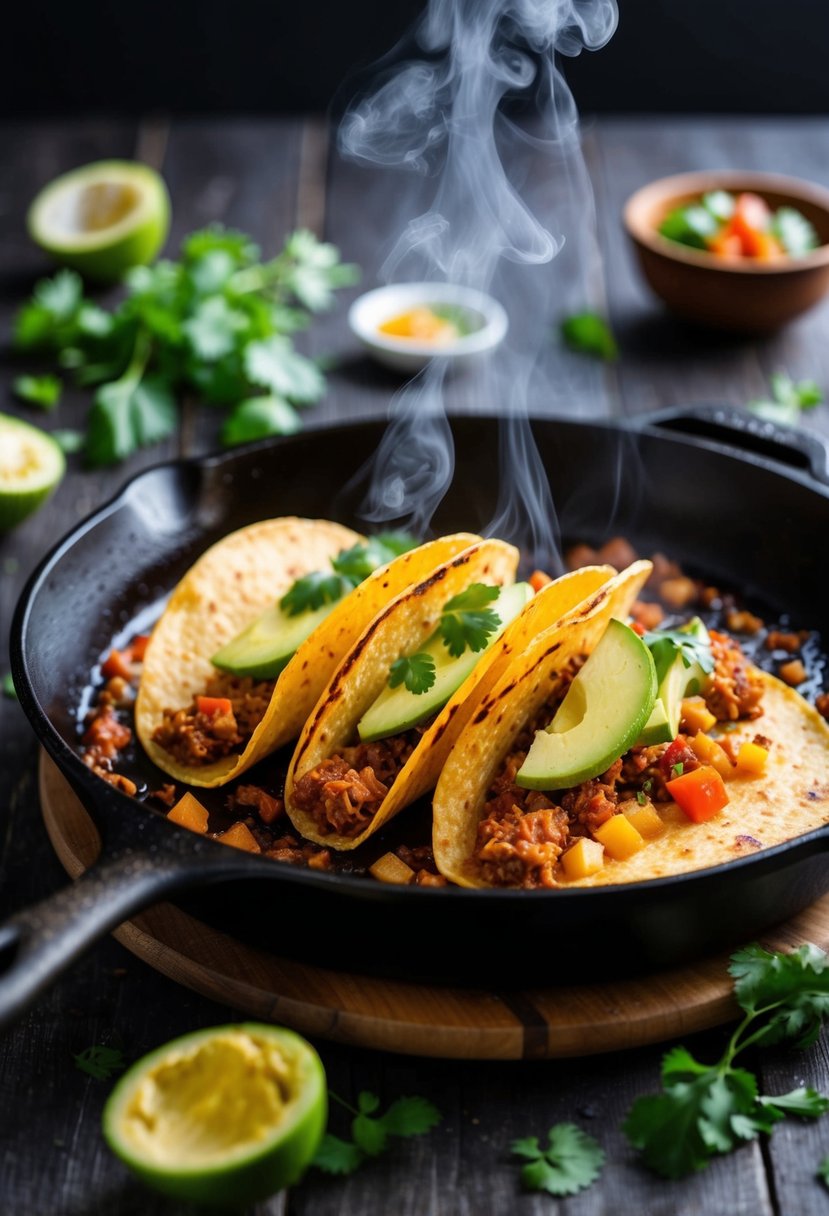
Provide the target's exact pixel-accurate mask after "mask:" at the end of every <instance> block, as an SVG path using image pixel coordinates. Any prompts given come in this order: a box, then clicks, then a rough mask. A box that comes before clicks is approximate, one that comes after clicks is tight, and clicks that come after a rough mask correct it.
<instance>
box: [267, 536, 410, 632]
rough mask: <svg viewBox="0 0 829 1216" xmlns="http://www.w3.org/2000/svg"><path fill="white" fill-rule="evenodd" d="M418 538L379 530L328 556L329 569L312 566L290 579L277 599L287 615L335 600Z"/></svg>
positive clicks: (296, 614)
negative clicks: (310, 570)
mask: <svg viewBox="0 0 829 1216" xmlns="http://www.w3.org/2000/svg"><path fill="white" fill-rule="evenodd" d="M418 543H419V542H418V541H417V539H416V537H414V536H410V535H409V534H408V533H407V532H381V533H378V535H377V536H372V537H370V539H369V540H367V541H365V542H358V543H357V544H356V545H352V546H351V548H349V549H341V550H340V552H339V553H338V554H337V555H336V557H332V558H331V567H332V570H331V571H328V570H315V571H313V572H312V573H311V574H304V575H303V576H302V578H298V579H297V580H296V582H294V583H292V584H291V586H290V587H289V588H288V590H287V591H286V592H285V594H284V595H283V597H282V599H281V600H280V601H279V605H280V607H281V608H282V611H283V612H285V613H287V614H288V616H299V614H300V613H301V612H312V611H314V610H315V609H317V608H322V607H323V605H324V604H335V603H336V602H337V600H340V599H342V597H343V596H344V595H348V593H349V591H353V590H354V588H355V587H356V586H358V585H359V584H360V583H361V582H363V580H364V579H366V578H368V576H369V575H370V574H372V573H373V572H374V571H375V570H378V569H379V568H380V566H385V565H386V563H387V562H390V561H393V560H394V558H395V557H399V556H400V555H401V553H406V552H408V550H409V549H413V548H414V547H415V546H416V545H417V544H418Z"/></svg>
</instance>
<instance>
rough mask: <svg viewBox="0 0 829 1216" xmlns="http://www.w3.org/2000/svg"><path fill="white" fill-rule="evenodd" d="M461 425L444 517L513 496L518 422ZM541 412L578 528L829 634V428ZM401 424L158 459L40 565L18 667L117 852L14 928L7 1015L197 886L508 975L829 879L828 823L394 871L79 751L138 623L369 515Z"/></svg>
mask: <svg viewBox="0 0 829 1216" xmlns="http://www.w3.org/2000/svg"><path fill="white" fill-rule="evenodd" d="M452 425H453V431H454V435H455V443H456V456H457V465H456V472H455V479H454V482H453V484H452V487H451V489H450V491H449V493H448V494H447V496H446V498H445V499H444V501H443V503H442V504H441V507H440V509H439V511H438V514H437V516H436V519H435V521H434V527H435V530H436V531H450V530H455V529H458V528H464V529H468V530H470V531H474V530H476V529H478V528H482V527H484V526H485V525H486V523H487V522H488V521H489V520H490V519H491V518H492V515H493V510H494V505H495V499H496V495H497V488H498V444H499V430H498V428H499V422H498V420H497V419H495V418H480V417H478V418H474V419H473V418H457V419H454V420H453V424H452ZM533 425H534V431H535V435H536V438H537V441H538V445H539V449H540V451H541V455H542V458H543V461H544V464H545V467H546V469H547V471H548V474H549V479H550V483H551V487H552V490H553V494H554V498H555V502H556V507H557V511H558V516H559V520H558V522H559V526H560V530H561V535H562V536H563V537H564V538H565V540H570V541H572V540H575V539H582V540H587V541H590V542H592V543H596V544H598V543H600V542H601V541H602V540H603V539H606V538H608V537H609V536H612V535H615V534H619V533H621V534H623V535H626V536H628V537H629V538H631V539H632V541H633V542H634V544H635V545H636V546H637V547H638V548H639V550H640V552H642V553H650V552H653V551H654V550H656V549H661V550H662V551H664V552H667V553H669V554H670V555H671V556H672V557H674V558H675V559H677V560H678V561H679V562H680V563H682V565H683V566H684V567H685V568H686V569H688V570H689V571H691V572H698V573H701V574H703V573H704V575H705V576H706V577H707V578H708V579H710V580H711V581H713V582H715V583H718V584H719V585H725V586H729V585H730V586H732V587H736V588H739V589H741V590H742V591H743V593H744V595H745V597H746V599H747V602H748V603H749V604H751V603H752V602H757V603H761V604H762V605H763V606H764V607H765V609H766V610H767V611H770V612H772V613H778V614H779V613H783V612H789V613H790V614H791V616H792V620H793V623H794V624H795V625H803V626H809V627H811V628H815V629H819V630H821V631H823V633H824V636H829V611H828V610H827V604H826V597H825V596H824V595H820V594H819V591H820V589H821V588H822V587H824V586H825V566H824V562H825V551H826V550H825V538H826V536H827V534H829V488H827V487H828V486H829V473H827V450H826V447H825V446H824V444H823V443H822V442H821V441H820V440H819V439H817V438H816V437H813V436H807V435H805V434H803V433H801V432H789V431H780V430H777V429H775V428H773V427H770V426H769V424H767V423H760V422H759V421H758V420H756V419H753V418H752V419H750V418H748V417H747V416H745V415H740V414H737V413H736V412H735V411H728V410H720V409H716V408H709V409H707V410H703V411H698V412H694V413H691V414H671V415H670V416H666V415H662V416H658V417H653V416H651V417H650V418H648V419H647V421H646V424H645V425H643V426H642V427H641V428H640V429H636V428H631V427H624V426H619V425H614V424H611V423H585V422H571V421H563V420H551V419H546V420H538V421H536V422H535V423H534V424H533ZM382 431H383V424H382V423H375V422H370V423H360V424H355V425H351V426H347V427H342V428H335V429H332V430H329V431H317V432H311V433H306V434H304V435H298V436H293V437H291V438H289V439H286V440H283V441H280V442H276V443H273V444H269V445H261V444H260V445H256V446H254V447H249V448H246V449H242V450H239V451H236V452H234V453H232V454H229V455H228V454H225V455H220V456H215V457H211V458H208V459H205V460H200V461H193V462H184V463H181V462H178V463H171V464H167V465H162V466H159V467H157V468H155V469H152V470H150V471H149V472H146V473H142V474H140V475H139V476H138V477H137V478H135V479H134V480H133V481H131V482H130V483H128V485H127V486H126V487H125V488H124V489H123V490H122V491H121V493H120V494H119V495H118V496H117V498H115V499H114V500H113V501H112V502H111V503H110V504H108V505H107V506H105V507H103V508H102V509H101V510H99V511H97V512H96V513H95V514H94V515H92V516H91V517H90V518H89V519H88V520H86V521H85V522H84V523H82V524H81V525H80V526H79V527H78V528H76V529H75V531H74V532H73V533H72V534H71V535H70V536H69V537H67V539H66V540H64V541H63V542H62V543H61V544H59V545H58V546H57V548H56V549H55V550H54V551H53V552H52V553H51V554H50V555H49V556H48V557H47V558H46V559H45V561H44V562H43V563H42V564H41V566H40V567H39V569H38V570H37V571H36V572H35V574H34V575H33V576H32V579H31V580H30V582H29V585H28V587H27V589H26V591H25V593H24V595H23V597H22V600H21V603H20V604H19V606H18V610H17V613H16V617H15V621H14V625H13V630H12V669H13V674H14V680H15V685H16V687H17V689H18V691H19V695H20V701H21V703H22V705H23V708H24V710H25V712H26V713H27V715H28V717H29V719H30V721H31V723H32V726H33V727H34V729H35V731H36V733H37V735H38V737H39V739H40V740H41V742H42V744H43V746H44V747H45V748H46V750H47V752H48V753H49V754H50V755H51V757H52V758H53V759H54V760H55V761H56V762H57V764H58V765H59V766H60V768H61V770H62V771H63V773H64V774H65V776H66V777H67V779H68V780H69V782H70V783H71V785H72V787H73V788H74V790H75V791H76V793H77V794H78V795H79V797H80V798H81V800H82V801H83V803H84V804H85V806H86V807H87V808H88V810H89V812H90V813H91V814H92V816H93V818H94V820H95V822H96V824H97V825H98V828H99V830H100V833H101V837H102V852H101V859H100V860H99V862H98V863H97V864H96V865H95V867H93V869H92V870H91V871H90V872H89V873H87V874H86V875H85V876H84V877H83V878H82V879H81V880H80V881H79V882H77V883H75V884H74V885H72V886H70V887H68V888H66V889H64V890H62V891H59V892H58V893H57V894H56V895H54V896H52V897H50V898H49V899H47V900H46V901H44V902H43V903H42V904H40V905H38V906H36V907H34V908H30V909H28V910H26V911H24V912H21V913H19V914H18V915H17V916H15V917H13V918H12V920H11V921H9V922H8V923H7V924H6V925H5V926H4V927H2V928H0V969H2V966H3V964H5V973H4V974H3V975H2V976H0V1022H2V1021H5V1022H8V1021H10V1020H12V1019H13V1018H14V1017H15V1016H16V1015H17V1014H19V1013H20V1012H21V1011H22V1010H23V1008H24V1007H25V1006H26V1004H27V1003H28V1002H29V1001H31V1000H32V999H33V998H34V997H35V995H36V994H37V993H38V992H39V991H40V990H41V989H42V988H43V987H44V986H45V985H46V984H48V983H49V982H50V981H51V980H52V979H53V978H54V977H55V976H56V975H57V974H58V973H59V972H60V971H61V970H62V969H63V968H65V967H66V966H68V965H69V964H70V963H71V962H72V960H73V959H75V958H76V957H77V956H78V955H79V954H80V953H81V952H82V951H83V950H85V949H86V948H87V947H88V946H89V945H90V944H91V943H92V942H93V941H94V940H95V939H96V938H98V937H100V936H101V935H103V934H104V933H106V932H107V931H108V930H110V929H112V928H113V927H115V926H116V925H118V924H119V923H120V922H121V921H123V920H125V919H126V918H127V917H128V916H129V915H130V914H131V913H134V912H135V911H137V910H139V909H140V908H142V907H145V906H146V905H148V904H150V903H153V902H155V901H156V900H159V899H161V898H168V897H170V896H171V895H178V894H180V893H182V892H185V893H186V894H185V899H184V903H185V906H186V907H187V908H188V910H190V911H195V913H196V914H197V915H200V916H202V917H204V918H207V919H209V920H211V921H212V922H214V923H218V924H219V925H221V926H223V927H224V928H226V929H228V930H229V931H232V932H234V933H237V934H239V935H242V936H243V937H245V938H246V939H249V940H254V941H259V942H260V943H261V942H265V943H267V944H268V946H269V947H270V948H271V949H272V950H274V951H275V952H278V953H293V954H295V955H297V956H300V957H303V958H306V959H308V960H312V961H316V962H322V963H326V964H328V965H335V966H338V967H341V968H346V969H350V970H354V971H373V972H380V973H386V974H395V975H404V976H409V977H418V978H421V977H423V978H425V977H429V978H431V979H433V980H434V979H438V980H451V981H455V982H457V981H464V982H475V983H479V984H487V985H488V984H494V983H499V984H501V983H509V982H513V981H520V982H523V983H533V984H536V983H542V982H543V983H549V982H550V981H555V980H565V979H567V980H571V979H576V978H578V977H579V976H582V975H584V974H585V973H586V974H588V975H589V976H590V978H593V979H597V978H601V977H605V976H609V975H611V974H613V973H614V972H619V971H623V972H624V971H628V972H630V971H634V970H641V969H644V968H651V967H659V966H664V965H668V964H676V963H679V962H680V961H683V960H687V959H689V958H691V957H694V956H699V955H701V954H704V953H705V952H708V951H711V950H713V949H721V948H723V947H724V946H726V945H730V944H732V943H734V942H738V941H744V940H748V939H750V938H751V937H753V936H755V935H756V934H758V933H759V932H761V931H762V930H763V929H765V928H767V927H768V926H769V925H770V924H772V923H774V922H777V921H780V920H782V919H784V918H786V917H788V916H790V915H793V914H794V913H795V912H797V911H798V910H799V909H801V908H803V907H804V906H805V905H806V904H808V903H810V902H811V901H813V900H814V899H816V898H817V897H818V896H820V895H822V894H823V893H824V892H825V891H826V890H827V889H829V868H827V866H826V863H825V859H824V854H825V852H826V849H827V847H829V828H824V829H821V830H818V831H813V832H811V833H809V834H808V835H806V836H802V837H799V838H797V839H795V840H792V841H790V842H787V843H785V844H782V845H779V846H778V847H776V848H773V849H768V850H766V851H763V852H760V853H757V854H755V855H754V856H750V857H742V858H739V859H736V860H734V861H732V862H729V863H728V864H726V865H721V866H718V867H716V868H715V869H710V870H706V871H699V872H696V873H690V874H683V875H680V876H677V877H674V878H666V879H660V880H657V881H653V882H650V883H643V884H630V885H620V886H617V887H615V888H614V887H602V888H598V889H596V890H572V891H557V892H553V893H547V892H525V891H520V892H516V891H464V890H458V889H452V888H446V889H439V888H438V889H430V888H420V887H395V886H387V885H384V884H381V883H377V882H374V881H373V880H370V879H366V878H362V877H358V876H356V875H349V874H343V873H334V874H331V873H325V872H316V871H312V870H304V869H298V868H295V867H292V866H289V865H280V864H279V863H276V862H273V861H268V860H267V859H264V858H259V857H256V856H255V855H251V854H247V853H241V852H239V851H237V850H235V849H231V848H228V847H227V846H224V845H220V844H217V843H216V842H215V841H212V840H210V839H205V838H202V837H198V836H195V835H194V834H193V833H191V832H188V831H185V830H183V829H181V828H178V827H177V826H175V825H174V824H171V823H169V822H168V821H167V820H165V818H164V817H163V815H162V814H161V813H156V812H153V811H152V810H150V809H149V807H147V806H145V805H139V804H137V803H136V802H135V801H134V800H132V799H130V798H128V797H126V796H125V795H123V794H120V793H119V792H117V791H116V790H114V789H113V788H112V787H110V786H109V785H107V784H106V783H104V782H103V781H101V780H99V779H98V778H97V777H95V776H94V775H92V774H91V773H90V772H89V771H88V770H87V769H86V768H85V767H84V765H83V764H82V762H81V761H80V759H79V757H78V754H77V751H76V743H77V719H76V712H77V706H78V701H79V697H80V692H81V689H82V687H83V685H84V684H85V683H86V681H87V679H88V673H89V671H90V669H91V668H92V666H93V665H94V663H95V662H96V659H97V658H98V657H99V656H100V655H101V654H102V653H103V652H105V651H106V650H107V649H108V648H109V646H110V645H111V643H112V639H113V637H114V636H115V635H117V632H118V630H119V629H120V628H122V627H123V626H124V624H125V623H126V622H127V621H129V620H131V619H132V618H133V617H134V616H135V615H136V613H137V612H139V611H140V610H141V609H142V607H146V606H147V605H148V604H150V603H151V602H152V601H154V600H156V599H158V597H159V596H160V595H161V594H162V593H163V592H164V591H167V590H169V588H170V587H171V586H172V585H173V584H174V583H175V582H176V580H177V579H178V578H179V577H180V576H181V575H182V574H183V573H184V571H185V570H186V569H187V567H188V566H189V565H190V564H191V563H192V561H193V560H194V559H195V558H196V557H197V556H198V554H199V553H201V552H202V551H203V550H204V549H205V548H206V547H207V546H208V545H209V544H211V543H212V542H213V541H215V540H216V539H218V538H219V537H220V536H222V535H224V534H225V533H227V532H229V531H231V530H232V529H235V528H238V527H241V526H242V525H244V524H247V523H250V522H252V521H254V520H257V519H262V518H267V517H270V516H277V515H282V514H297V515H308V516H330V517H332V518H336V519H339V520H341V521H342V522H345V523H359V521H358V519H357V518H356V511H357V505H358V503H359V501H360V497H361V491H359V490H357V489H355V490H353V491H352V492H351V493H350V494H349V493H339V494H338V493H337V492H336V488H337V487H341V486H343V485H345V484H346V482H347V480H348V478H349V477H350V476H351V474H353V473H354V472H355V471H356V470H357V469H358V468H360V467H361V465H362V464H363V462H364V460H365V458H366V456H367V455H368V454H369V453H370V452H371V451H373V450H374V448H375V446H376V445H377V442H378V441H379V439H380V436H381V434H382ZM161 779H162V778H161V774H158V773H156V775H155V777H154V780H156V781H158V782H159V783H160V781H161ZM32 813H33V814H34V813H36V812H35V809H34V808H32ZM400 822H401V823H402V817H401V820H400ZM194 888H200V890H199V891H198V892H194V890H193V889H194ZM611 927H612V932H611Z"/></svg>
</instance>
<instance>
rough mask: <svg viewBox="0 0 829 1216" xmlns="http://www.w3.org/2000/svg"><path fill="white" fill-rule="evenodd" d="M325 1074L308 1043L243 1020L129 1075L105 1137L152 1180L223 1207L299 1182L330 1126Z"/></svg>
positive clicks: (179, 1043) (108, 1112) (185, 1041)
mask: <svg viewBox="0 0 829 1216" xmlns="http://www.w3.org/2000/svg"><path fill="white" fill-rule="evenodd" d="M326 1117H327V1099H326V1087H325V1072H324V1070H323V1067H322V1062H321V1061H320V1058H319V1056H318V1055H317V1053H316V1052H315V1051H314V1049H313V1047H312V1046H311V1045H310V1043H307V1042H306V1041H305V1039H303V1038H300V1036H299V1035H298V1034H294V1033H293V1031H290V1030H284V1029H283V1028H281V1027H279V1026H266V1025H262V1024H259V1023H256V1022H245V1023H241V1024H239V1025H235V1026H215V1027H211V1028H209V1029H207V1030H197V1031H195V1032H194V1033H193V1034H187V1035H184V1036H183V1037H182V1038H180V1039H174V1040H173V1041H172V1042H171V1043H167V1044H165V1046H164V1047H159V1048H158V1049H157V1050H156V1051H153V1052H151V1053H150V1054H149V1055H147V1056H144V1058H143V1059H142V1060H139V1061H138V1063H137V1064H134V1065H133V1066H132V1068H130V1070H129V1071H128V1072H127V1073H125V1074H124V1076H123V1077H122V1078H121V1080H120V1081H119V1082H118V1084H117V1085H116V1087H115V1089H114V1090H113V1091H112V1093H111V1094H110V1097H109V1099H108V1100H107V1104H106V1106H105V1107H104V1118H103V1127H104V1136H105V1137H106V1140H107V1143H108V1144H109V1146H110V1148H111V1149H112V1150H113V1152H115V1153H117V1155H118V1156H119V1157H120V1158H121V1160H122V1161H123V1162H124V1163H125V1164H126V1165H127V1166H129V1168H130V1169H132V1170H134V1171H135V1173H136V1174H138V1175H139V1176H140V1177H141V1178H142V1179H143V1180H144V1181H145V1182H147V1183H148V1184H149V1185H150V1186H153V1187H155V1188H156V1189H157V1190H160V1191H163V1192H164V1193H165V1194H167V1195H172V1196H174V1197H175V1198H177V1199H185V1200H189V1201H190V1202H194V1203H202V1204H209V1205H212V1206H215V1207H229V1206H231V1205H232V1206H238V1207H243V1206H245V1205H246V1204H251V1203H255V1202H257V1201H258V1200H260V1199H264V1198H265V1197H266V1196H268V1195H272V1194H274V1193H275V1192H276V1191H281V1190H282V1189H283V1188H284V1187H286V1186H291V1185H292V1184H293V1183H294V1182H296V1181H297V1179H298V1178H299V1177H300V1176H301V1175H302V1173H303V1172H304V1170H305V1169H306V1167H307V1166H308V1165H309V1163H310V1162H311V1159H312V1158H313V1156H314V1154H315V1152H316V1151H317V1147H318V1145H319V1142H320V1140H321V1139H322V1135H323V1132H324V1130H325V1123H326Z"/></svg>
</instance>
